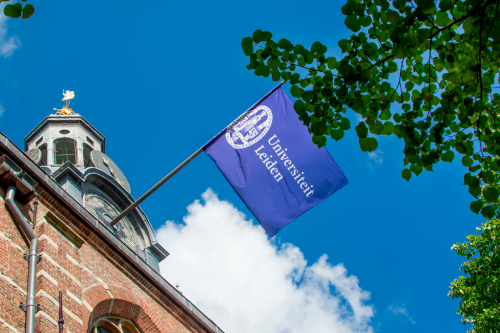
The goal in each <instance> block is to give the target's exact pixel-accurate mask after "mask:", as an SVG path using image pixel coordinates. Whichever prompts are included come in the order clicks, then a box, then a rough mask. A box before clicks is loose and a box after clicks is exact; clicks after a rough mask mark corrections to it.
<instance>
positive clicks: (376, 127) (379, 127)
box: [370, 121, 384, 135]
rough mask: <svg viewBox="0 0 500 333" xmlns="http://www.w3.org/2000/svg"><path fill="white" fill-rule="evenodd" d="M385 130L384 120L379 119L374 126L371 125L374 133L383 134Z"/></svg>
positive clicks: (371, 130)
mask: <svg viewBox="0 0 500 333" xmlns="http://www.w3.org/2000/svg"><path fill="white" fill-rule="evenodd" d="M383 131H384V124H382V122H380V121H377V122H376V123H375V124H373V126H371V127H370V132H372V133H373V134H377V135H379V134H382V132H383Z"/></svg>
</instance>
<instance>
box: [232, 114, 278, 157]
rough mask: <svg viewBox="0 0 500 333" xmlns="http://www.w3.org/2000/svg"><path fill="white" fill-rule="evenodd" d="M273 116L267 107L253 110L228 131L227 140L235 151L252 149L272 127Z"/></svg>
mask: <svg viewBox="0 0 500 333" xmlns="http://www.w3.org/2000/svg"><path fill="white" fill-rule="evenodd" d="M272 122H273V114H272V112H271V109H270V108H268V107H267V106H264V105H260V106H258V107H256V108H255V109H253V110H252V111H251V112H250V113H249V114H247V115H246V116H245V117H244V118H243V119H241V120H240V121H239V122H238V123H236V124H235V125H231V126H229V127H228V129H227V130H226V140H227V142H229V144H230V145H231V146H232V147H233V148H234V149H243V148H246V147H250V146H251V145H253V144H254V143H256V142H258V141H259V140H260V139H262V137H263V136H264V135H266V133H267V131H269V128H270V127H271V124H272Z"/></svg>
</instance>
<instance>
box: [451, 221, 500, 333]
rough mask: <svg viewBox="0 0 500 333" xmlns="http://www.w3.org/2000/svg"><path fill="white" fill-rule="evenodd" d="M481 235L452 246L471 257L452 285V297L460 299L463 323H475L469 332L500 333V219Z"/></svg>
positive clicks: (482, 230)
mask: <svg viewBox="0 0 500 333" xmlns="http://www.w3.org/2000/svg"><path fill="white" fill-rule="evenodd" d="M477 230H478V231H480V234H479V235H470V236H467V241H466V242H464V243H459V244H456V245H453V246H452V248H451V249H452V250H455V251H456V252H457V254H458V255H459V256H462V257H465V258H467V260H468V261H467V262H465V263H464V264H463V265H462V266H460V270H462V271H463V272H464V273H465V274H467V275H468V276H461V277H459V278H458V279H456V280H454V281H453V282H452V283H451V286H450V292H449V293H448V295H449V296H451V297H453V298H460V299H461V300H460V307H459V310H458V311H457V313H458V314H460V315H462V323H464V324H468V323H472V325H473V327H472V329H471V330H469V331H468V332H470V333H473V332H474V333H475V332H500V326H499V318H500V307H499V304H500V220H498V219H493V220H490V221H488V222H485V223H483V224H482V226H481V228H479V227H478V228H477Z"/></svg>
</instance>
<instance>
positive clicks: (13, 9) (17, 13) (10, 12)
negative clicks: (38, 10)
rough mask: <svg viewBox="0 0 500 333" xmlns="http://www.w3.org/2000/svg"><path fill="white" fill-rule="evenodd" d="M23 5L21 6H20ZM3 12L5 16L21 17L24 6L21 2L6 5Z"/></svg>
mask: <svg viewBox="0 0 500 333" xmlns="http://www.w3.org/2000/svg"><path fill="white" fill-rule="evenodd" d="M16 5H18V6H16ZM19 7H21V8H19ZM3 13H4V14H5V16H8V17H12V18H19V17H21V13H22V6H21V4H19V3H16V4H15V5H6V6H5V7H4V9H3Z"/></svg>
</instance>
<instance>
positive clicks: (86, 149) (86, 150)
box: [83, 144, 94, 168]
mask: <svg viewBox="0 0 500 333" xmlns="http://www.w3.org/2000/svg"><path fill="white" fill-rule="evenodd" d="M92 150H93V149H92V148H91V147H90V146H89V145H86V144H83V167H84V168H89V167H93V166H94V164H93V163H92V160H91V159H90V153H91V152H92Z"/></svg>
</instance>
